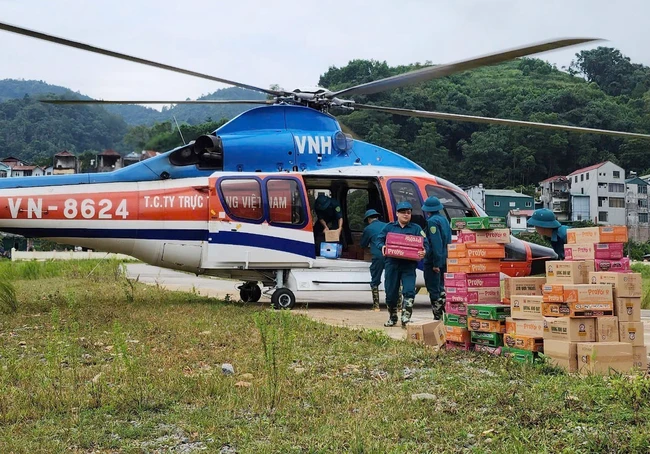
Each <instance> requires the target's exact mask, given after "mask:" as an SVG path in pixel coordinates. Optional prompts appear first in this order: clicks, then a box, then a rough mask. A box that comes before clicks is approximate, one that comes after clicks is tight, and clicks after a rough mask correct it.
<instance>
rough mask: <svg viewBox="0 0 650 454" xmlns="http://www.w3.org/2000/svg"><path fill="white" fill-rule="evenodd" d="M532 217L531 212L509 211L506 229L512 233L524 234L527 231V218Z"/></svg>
mask: <svg viewBox="0 0 650 454" xmlns="http://www.w3.org/2000/svg"><path fill="white" fill-rule="evenodd" d="M532 215H533V210H519V209H517V210H510V211H508V216H507V217H506V220H507V222H508V227H510V230H512V231H513V233H516V232H525V231H527V230H528V218H530V217H531V216H532Z"/></svg>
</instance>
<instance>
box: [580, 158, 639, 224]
mask: <svg viewBox="0 0 650 454" xmlns="http://www.w3.org/2000/svg"><path fill="white" fill-rule="evenodd" d="M567 178H568V179H569V180H570V182H571V195H572V196H573V195H576V196H578V197H577V199H578V200H583V199H582V198H581V197H580V196H587V197H589V218H588V219H590V220H591V221H593V222H594V223H596V224H602V225H626V215H625V212H626V209H625V171H624V170H623V168H622V167H620V166H617V165H616V164H614V163H613V162H610V161H606V162H601V163H600V164H594V165H592V166H589V167H585V168H582V169H578V170H576V171H574V172H572V173H571V174H570V175H567ZM573 217H575V215H574V216H572V218H573ZM574 220H577V219H574ZM581 220H586V219H584V218H583V219H581Z"/></svg>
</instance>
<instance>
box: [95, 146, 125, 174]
mask: <svg viewBox="0 0 650 454" xmlns="http://www.w3.org/2000/svg"><path fill="white" fill-rule="evenodd" d="M122 166H123V163H122V155H121V154H119V153H118V152H117V151H115V150H104V151H103V152H101V153H99V154H98V155H97V172H112V171H113V170H117V169H121V168H122Z"/></svg>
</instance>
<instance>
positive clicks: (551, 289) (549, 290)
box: [542, 284, 564, 303]
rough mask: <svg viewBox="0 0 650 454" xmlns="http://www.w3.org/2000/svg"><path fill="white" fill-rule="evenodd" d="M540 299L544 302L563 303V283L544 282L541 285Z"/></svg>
mask: <svg viewBox="0 0 650 454" xmlns="http://www.w3.org/2000/svg"><path fill="white" fill-rule="evenodd" d="M542 300H543V301H544V302H545V303H563V302H564V285H559V284H555V285H553V284H546V285H544V286H543V287H542Z"/></svg>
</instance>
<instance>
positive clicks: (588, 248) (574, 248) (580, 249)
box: [564, 243, 595, 260]
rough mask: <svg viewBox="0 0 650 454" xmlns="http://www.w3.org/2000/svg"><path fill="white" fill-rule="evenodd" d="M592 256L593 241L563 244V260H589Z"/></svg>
mask: <svg viewBox="0 0 650 454" xmlns="http://www.w3.org/2000/svg"><path fill="white" fill-rule="evenodd" d="M593 258H595V257H594V243H580V244H565V245H564V259H565V260H591V259H593Z"/></svg>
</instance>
